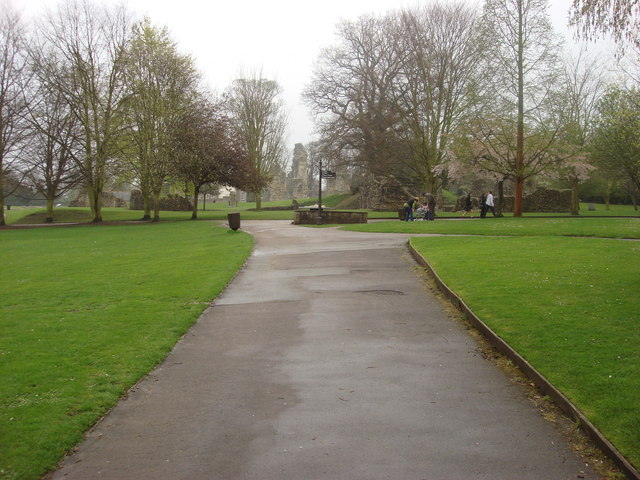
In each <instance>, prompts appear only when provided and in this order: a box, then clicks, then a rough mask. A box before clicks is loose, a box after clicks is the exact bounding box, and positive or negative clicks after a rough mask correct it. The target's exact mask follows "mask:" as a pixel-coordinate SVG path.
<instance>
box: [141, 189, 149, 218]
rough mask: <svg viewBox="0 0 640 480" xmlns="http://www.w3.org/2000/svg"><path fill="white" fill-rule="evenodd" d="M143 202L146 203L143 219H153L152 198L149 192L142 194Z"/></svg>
mask: <svg viewBox="0 0 640 480" xmlns="http://www.w3.org/2000/svg"><path fill="white" fill-rule="evenodd" d="M142 204H143V205H144V214H143V215H142V220H151V200H150V198H149V195H148V194H144V193H143V194H142Z"/></svg>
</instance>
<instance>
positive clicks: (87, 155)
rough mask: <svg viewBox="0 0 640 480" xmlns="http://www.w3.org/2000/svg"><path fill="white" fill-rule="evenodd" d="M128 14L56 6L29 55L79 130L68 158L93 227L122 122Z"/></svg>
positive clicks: (79, 4)
mask: <svg viewBox="0 0 640 480" xmlns="http://www.w3.org/2000/svg"><path fill="white" fill-rule="evenodd" d="M130 23H131V22H130V18H129V15H128V13H127V11H126V9H125V8H124V6H120V7H117V8H113V9H107V8H106V7H101V6H98V5H95V4H93V3H91V2H90V1H89V0H70V1H69V2H68V3H66V4H61V5H60V6H59V8H58V10H57V12H55V13H53V14H50V15H49V16H48V17H47V18H46V21H45V22H44V24H43V25H41V26H39V28H38V31H39V36H38V38H39V39H40V41H41V45H40V46H39V47H37V48H36V49H35V50H34V61H35V62H36V63H37V65H38V71H39V72H40V75H41V81H43V82H48V84H49V85H50V86H51V88H57V89H58V90H59V91H60V92H61V93H62V95H63V96H64V98H65V101H66V102H67V104H68V105H69V106H70V107H71V111H72V113H73V115H74V116H75V117H76V119H77V121H78V124H79V126H80V128H81V131H82V137H83V138H82V142H83V151H82V155H81V156H76V157H74V159H75V161H76V162H77V165H78V168H79V169H80V172H81V173H82V176H83V182H84V187H85V188H86V189H87V193H88V195H89V203H90V206H91V211H92V214H93V217H94V218H93V221H94V222H101V221H102V193H103V191H104V189H105V187H106V185H107V182H108V181H109V180H110V178H111V176H112V175H113V174H114V171H115V162H116V159H117V153H118V150H119V139H120V137H121V134H122V132H123V128H124V127H125V126H126V124H125V122H124V121H123V119H122V106H123V102H122V100H123V98H124V95H125V93H126V91H125V86H124V82H123V78H124V75H123V70H124V67H125V59H126V57H125V53H126V51H127V46H128V43H129V40H130V37H131V24H130Z"/></svg>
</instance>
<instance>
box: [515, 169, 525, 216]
mask: <svg viewBox="0 0 640 480" xmlns="http://www.w3.org/2000/svg"><path fill="white" fill-rule="evenodd" d="M523 193H524V178H522V177H516V184H515V198H514V203H513V216H514V217H521V216H522V197H523Z"/></svg>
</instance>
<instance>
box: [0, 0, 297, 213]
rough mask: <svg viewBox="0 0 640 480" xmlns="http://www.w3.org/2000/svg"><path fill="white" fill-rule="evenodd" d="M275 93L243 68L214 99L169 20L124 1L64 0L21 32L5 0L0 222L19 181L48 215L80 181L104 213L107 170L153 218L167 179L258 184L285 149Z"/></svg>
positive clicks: (195, 185) (194, 186) (1, 15)
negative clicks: (136, 13)
mask: <svg viewBox="0 0 640 480" xmlns="http://www.w3.org/2000/svg"><path fill="white" fill-rule="evenodd" d="M35 32H37V34H36V33H35ZM280 93H281V91H280V88H279V86H278V85H277V84H276V83H275V82H274V81H271V80H267V79H264V78H263V77H262V75H258V74H252V75H251V76H250V77H249V78H244V79H240V80H236V81H234V82H233V83H232V85H231V86H230V87H229V89H228V90H227V92H226V93H225V95H224V97H223V98H216V96H214V95H213V94H211V93H210V92H208V91H207V89H206V88H205V87H204V86H203V85H202V82H201V78H200V74H199V72H198V71H197V69H196V67H195V64H194V60H193V59H192V58H191V57H190V56H188V55H185V54H182V53H180V52H179V51H178V48H177V45H176V43H175V42H174V41H173V40H172V39H171V37H170V35H169V33H168V31H167V29H165V28H159V27H156V26H154V25H152V24H151V22H150V21H149V20H148V19H144V20H141V21H134V19H133V18H132V16H131V15H130V14H129V13H128V12H127V10H126V9H125V7H123V6H120V7H116V8H107V7H103V6H100V5H98V4H93V3H91V2H90V1H89V0H83V1H80V0H79V1H75V0H70V1H68V2H67V3H66V4H61V5H60V6H59V7H58V9H57V10H56V11H55V12H52V13H49V14H48V15H47V16H46V17H44V18H41V19H39V20H38V21H37V22H36V23H35V25H34V26H33V28H32V29H31V31H30V32H29V31H27V29H26V28H25V26H24V24H23V22H22V21H21V18H20V16H19V15H18V14H17V13H16V12H15V11H13V10H12V9H11V8H10V7H8V6H7V4H6V3H5V4H4V6H3V10H2V11H1V12H0V225H2V224H4V213H3V210H4V209H3V208H2V207H3V203H2V202H3V199H4V198H5V197H6V196H7V195H8V194H10V193H11V188H8V186H11V187H13V186H17V185H21V184H22V185H24V184H28V185H29V186H31V187H33V188H34V189H36V190H37V191H38V192H40V193H41V194H42V196H43V197H45V198H46V199H47V202H48V206H49V208H48V217H49V220H50V221H51V220H52V215H53V210H52V209H53V203H54V201H55V199H56V198H57V197H59V196H60V195H62V194H63V193H65V192H66V191H68V190H69V189H71V188H73V187H78V186H80V187H81V188H82V189H83V190H84V191H86V192H87V194H88V198H89V203H90V206H91V211H92V214H93V220H94V222H100V221H102V197H103V193H104V191H105V188H107V187H108V186H109V184H110V182H113V180H114V179H119V180H126V181H128V182H130V183H132V184H134V185H136V186H137V187H138V188H139V189H140V191H141V192H142V195H143V198H144V207H145V214H144V216H145V218H146V219H149V218H151V211H152V207H154V211H153V218H154V220H158V219H159V197H160V194H161V192H162V191H163V188H165V187H166V185H167V183H168V182H170V183H172V184H182V185H185V186H186V189H187V190H189V191H190V192H191V193H193V194H194V196H195V198H194V202H193V203H194V205H197V195H198V193H199V190H200V189H201V188H202V186H204V185H206V184H209V183H218V184H226V185H230V186H235V187H239V188H243V189H245V190H248V191H252V192H256V193H258V194H259V192H260V191H261V190H262V189H263V188H264V186H265V185H266V184H267V183H268V181H269V180H270V172H271V170H272V169H271V168H270V165H271V164H273V163H274V162H279V161H280V159H281V157H282V153H283V145H282V138H283V136H284V129H285V128H286V118H285V117H284V115H283V114H282V112H283V105H282V103H281V102H280V101H279V95H280ZM196 215H197V213H196V209H195V207H194V212H193V216H194V218H195V216H196Z"/></svg>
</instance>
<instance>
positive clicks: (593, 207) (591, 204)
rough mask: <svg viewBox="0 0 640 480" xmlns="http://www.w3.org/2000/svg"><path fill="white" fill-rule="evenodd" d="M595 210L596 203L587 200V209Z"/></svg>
mask: <svg viewBox="0 0 640 480" xmlns="http://www.w3.org/2000/svg"><path fill="white" fill-rule="evenodd" d="M595 210H596V204H595V203H593V202H589V211H590V212H595Z"/></svg>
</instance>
